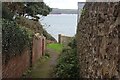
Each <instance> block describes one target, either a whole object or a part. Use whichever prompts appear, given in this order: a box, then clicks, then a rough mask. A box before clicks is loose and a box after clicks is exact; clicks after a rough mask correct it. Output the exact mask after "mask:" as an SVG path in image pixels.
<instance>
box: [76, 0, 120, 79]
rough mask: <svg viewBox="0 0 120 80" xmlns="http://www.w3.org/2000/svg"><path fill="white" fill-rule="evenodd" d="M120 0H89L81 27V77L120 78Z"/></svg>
mask: <svg viewBox="0 0 120 80" xmlns="http://www.w3.org/2000/svg"><path fill="white" fill-rule="evenodd" d="M119 33H120V2H119V3H118V2H116V3H113V2H111V3H110V2H109V3H105V2H103V3H100V2H98V3H97V2H96V3H94V2H89V3H86V4H85V6H84V12H82V14H81V18H80V21H79V23H78V28H77V53H78V55H79V63H80V77H83V78H98V77H99V78H114V77H117V78H120V43H119V42H120V34H119Z"/></svg>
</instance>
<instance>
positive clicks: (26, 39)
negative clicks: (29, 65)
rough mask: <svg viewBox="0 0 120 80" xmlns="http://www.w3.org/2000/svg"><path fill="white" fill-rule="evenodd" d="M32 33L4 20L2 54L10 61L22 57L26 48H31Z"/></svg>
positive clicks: (13, 22)
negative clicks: (17, 56)
mask: <svg viewBox="0 0 120 80" xmlns="http://www.w3.org/2000/svg"><path fill="white" fill-rule="evenodd" d="M32 35H33V33H32V31H30V30H29V29H27V28H25V27H21V26H19V25H17V23H16V22H15V21H9V20H5V19H3V20H2V53H3V55H5V56H6V59H7V60H8V59H9V58H10V57H12V56H15V55H18V54H19V55H20V54H21V52H22V51H23V49H24V48H25V47H26V46H30V43H31V40H32Z"/></svg>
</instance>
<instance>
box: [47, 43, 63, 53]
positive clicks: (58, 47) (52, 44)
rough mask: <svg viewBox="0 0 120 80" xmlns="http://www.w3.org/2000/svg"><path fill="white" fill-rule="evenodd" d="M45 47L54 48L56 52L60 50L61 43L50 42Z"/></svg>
mask: <svg viewBox="0 0 120 80" xmlns="http://www.w3.org/2000/svg"><path fill="white" fill-rule="evenodd" d="M47 48H50V49H54V50H55V51H57V52H61V51H62V48H63V45H62V44H58V43H51V44H48V45H47Z"/></svg>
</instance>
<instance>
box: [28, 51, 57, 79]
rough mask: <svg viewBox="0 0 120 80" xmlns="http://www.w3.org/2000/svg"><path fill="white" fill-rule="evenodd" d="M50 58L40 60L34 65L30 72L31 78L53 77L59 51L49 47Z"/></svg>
mask: <svg viewBox="0 0 120 80" xmlns="http://www.w3.org/2000/svg"><path fill="white" fill-rule="evenodd" d="M47 52H48V54H49V55H50V58H48V59H45V58H44V59H42V61H41V60H39V61H38V62H37V63H36V64H35V65H34V66H33V69H32V70H31V72H30V73H29V74H28V77H29V78H53V77H54V74H53V71H54V68H55V66H56V63H57V58H58V56H59V53H58V52H56V51H54V50H52V49H47Z"/></svg>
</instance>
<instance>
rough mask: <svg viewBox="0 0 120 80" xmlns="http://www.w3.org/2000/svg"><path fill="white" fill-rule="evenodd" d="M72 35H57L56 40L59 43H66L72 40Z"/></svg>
mask: <svg viewBox="0 0 120 80" xmlns="http://www.w3.org/2000/svg"><path fill="white" fill-rule="evenodd" d="M72 39H73V37H69V36H65V35H61V34H59V35H58V42H59V43H60V44H64V45H68V43H70V42H71V41H72Z"/></svg>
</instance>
